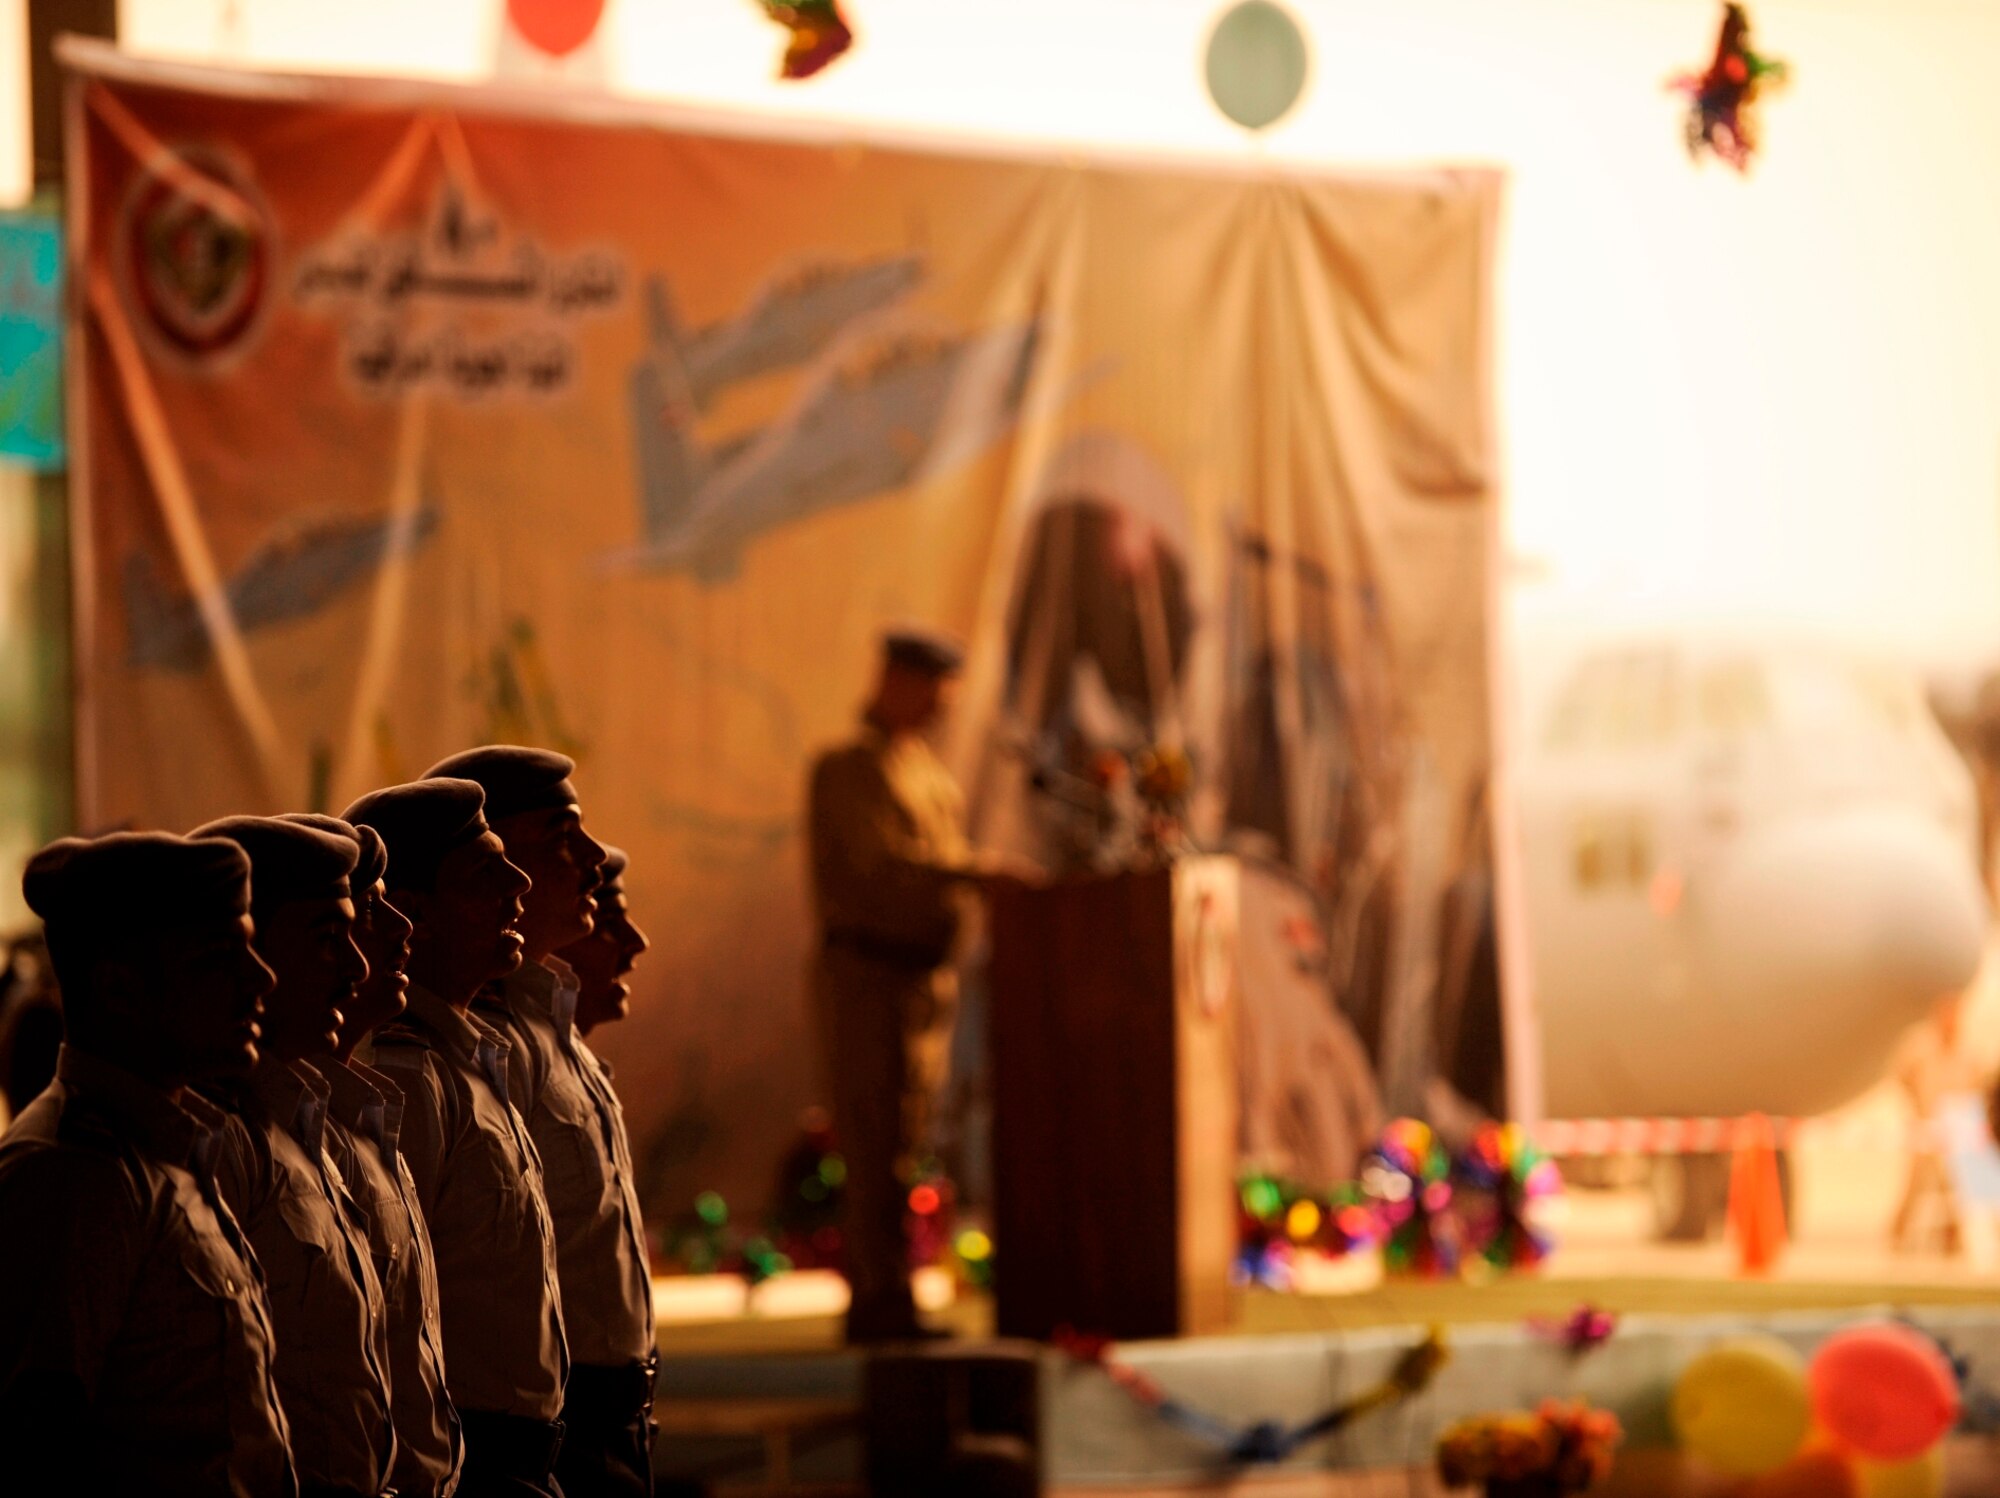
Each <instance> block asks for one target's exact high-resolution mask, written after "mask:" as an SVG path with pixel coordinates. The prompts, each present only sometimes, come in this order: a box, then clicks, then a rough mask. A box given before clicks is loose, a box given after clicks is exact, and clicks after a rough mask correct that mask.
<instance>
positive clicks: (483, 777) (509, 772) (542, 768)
mask: <svg viewBox="0 0 2000 1498" xmlns="http://www.w3.org/2000/svg"><path fill="white" fill-rule="evenodd" d="M575 769H576V761H575V760H573V759H571V758H570V757H569V756H568V755H567V754H557V753H556V752H555V751H554V750H552V749H525V748H522V747H521V746H520V745H518V744H487V745H485V746H484V747H483V748H479V749H467V750H465V751H464V752H463V753H461V754H454V755H452V756H451V757H450V758H449V759H441V760H439V761H438V762H437V763H436V764H434V765H432V766H431V767H430V768H429V769H428V770H426V771H424V779H426V780H429V779H432V778H433V777H436V776H440V775H442V776H449V777H452V778H455V779H458V780H474V781H477V782H478V783H479V785H480V787H481V788H482V789H483V790H484V791H485V792H486V819H487V820H488V821H489V822H497V821H499V820H500V819H501V818H502V817H511V816H514V815H516V814H518V813H520V812H524V811H554V810H557V809H558V808H561V807H564V806H574V805H576V799H577V797H576V787H575V786H573V785H571V784H570V783H569V777H570V775H571V774H572V773H573V772H574V771H575Z"/></svg>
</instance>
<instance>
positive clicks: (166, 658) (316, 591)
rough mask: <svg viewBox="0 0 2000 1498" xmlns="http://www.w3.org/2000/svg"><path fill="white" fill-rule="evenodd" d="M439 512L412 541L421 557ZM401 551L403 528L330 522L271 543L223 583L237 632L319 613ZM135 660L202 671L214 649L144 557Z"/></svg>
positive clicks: (186, 601) (133, 626) (139, 568)
mask: <svg viewBox="0 0 2000 1498" xmlns="http://www.w3.org/2000/svg"><path fill="white" fill-rule="evenodd" d="M437 524H438V512H437V510H436V508H435V507H433V506H428V505H427V506H425V507H424V508H423V509H421V510H419V511H417V513H416V515H415V517H414V518H413V520H412V522H411V524H410V527H409V534H408V538H407V539H406V540H404V541H402V542H401V543H400V544H402V545H403V546H406V547H408V548H409V549H411V550H415V549H416V548H417V547H419V546H421V545H423V543H424V542H425V541H427V540H428V539H429V538H430V536H431V533H432V532H433V531H435V530H436V529H437ZM397 544H398V542H397V539H396V521H395V520H394V519H393V518H390V517H384V518H380V519H371V520H328V521H322V522H320V523H318V524H314V525H309V526H306V527H304V528H303V529H300V530H298V531H295V532H291V533H289V534H287V535H286V536H284V537H282V538H280V539H277V540H273V541H269V542H266V543H265V544H264V545H262V546H260V547H258V548H257V550H256V551H254V552H253V553H251V555H250V557H249V559H248V560H247V561H245V562H244V564H243V565H242V566H241V567H240V568H238V569H237V570H236V572H235V573H234V574H232V575H231V576H230V577H229V579H228V580H227V582H226V583H225V584H224V592H225V594H226V595H227V597H228V601H229V609H230V612H231V614H232V615H233V616H234V617H235V620H236V627H237V628H238V629H239V630H241V631H242V632H243V633H244V634H246V635H249V634H254V633H256V632H257V631H258V630H260V629H263V628H266V627H268V626H270V625H273V624H282V623H284V622H286V621H288V620H292V619H303V618H305V617H306V616H308V615H310V614H315V613H317V612H319V610H320V609H322V608H324V607H325V606H326V605H327V604H329V603H331V602H332V601H333V600H334V599H335V598H337V597H339V596H340V595H341V594H342V593H344V592H346V591H347V590H348V589H350V588H352V587H354V586H355V585H357V584H358V583H360V582H361V581H363V580H364V579H366V578H367V577H368V576H370V575H371V574H372V573H373V572H374V571H375V569H376V568H378V567H380V566H381V565H382V563H383V561H384V560H385V559H387V558H388V556H389V555H390V554H391V551H392V550H393V549H394V548H395V547H396V545H397ZM125 616H126V620H127V631H128V638H129V649H128V658H129V660H130V661H131V663H132V664H133V665H134V666H141V667H154V668H158V669H161V670H167V671H195V670H199V669H200V668H201V667H202V666H203V665H205V664H206V663H207V661H208V659H209V655H210V653H211V650H212V646H211V643H210V640H209V637H208V627H207V625H205V624H204V623H203V622H202V617H201V610H200V609H199V608H198V607H197V606H196V604H195V601H194V599H193V598H191V597H189V596H188V595H187V594H186V593H184V592H181V591H178V590H176V589H174V588H172V587H170V586H169V584H168V583H167V582H166V581H164V580H163V579H162V577H161V575H160V570H159V566H158V564H157V563H155V562H154V561H153V559H152V557H151V556H150V555H149V554H148V553H146V552H145V551H143V550H135V551H133V552H132V553H131V554H130V555H129V556H128V557H127V558H126V559H125Z"/></svg>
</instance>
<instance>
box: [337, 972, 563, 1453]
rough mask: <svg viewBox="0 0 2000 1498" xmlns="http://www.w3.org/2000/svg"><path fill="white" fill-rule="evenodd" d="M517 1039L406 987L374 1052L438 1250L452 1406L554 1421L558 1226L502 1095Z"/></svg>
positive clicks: (527, 1142) (558, 1400) (537, 1166)
mask: <svg viewBox="0 0 2000 1498" xmlns="http://www.w3.org/2000/svg"><path fill="white" fill-rule="evenodd" d="M511 1049H512V1048H511V1046H510V1045H509V1044H508V1042H507V1040H506V1039H505V1037H503V1036H502V1035H500V1034H499V1033H498V1032H496V1031H494V1030H492V1029H489V1028H488V1027H487V1026H485V1025H483V1024H481V1023H480V1022H479V1021H478V1020H476V1019H473V1018H470V1017H468V1016H466V1015H463V1014H460V1013H458V1011H456V1010H455V1009H453V1008H452V1007H451V1005H449V1004H447V1003H446V1002H445V1001H444V1000H443V999H441V998H439V997H438V996H437V995H436V994H433V993H430V992H428V991H427V990H425V989H424V988H422V987H420V986H419V985H417V984H414V983H413V984H411V985H410V1003H409V1007H408V1008H407V1009H406V1010H405V1011H404V1012H403V1018H402V1019H401V1020H399V1021H398V1022H397V1023H395V1024H393V1025H388V1026H385V1027H384V1028H383V1029H381V1030H379V1031H377V1032H376V1034H375V1046H374V1055H373V1058H372V1060H373V1064H374V1066H375V1068H376V1069H377V1070H378V1071H381V1072H383V1073H384V1074H385V1075H387V1076H388V1078H389V1079H390V1080H391V1081H392V1082H394V1083H395V1084H396V1086H397V1087H399V1088H401V1089H402V1093H403V1128H402V1138H401V1145H402V1154H403V1158H404V1160H406V1161H407V1162H408V1164H409V1167H410V1175H411V1178H412V1179H413V1180H415V1182H416V1185H417V1203H418V1205H419V1206H420V1207H421V1208H422V1209H423V1214H424V1221H425V1222H426V1223H427V1224H428V1225H429V1227H430V1232H431V1248H432V1251H433V1253H434V1254H435V1255H436V1258H437V1277H438V1294H439V1304H440V1309H441V1318H440V1319H441V1320H442V1322H443V1325H444V1351H445V1376H446V1380H447V1383H448V1385H449V1388H450V1392H451V1399H452V1403H453V1404H455V1405H457V1406H458V1408H459V1409H461V1410H476V1411H479V1412H480V1413H483V1414H495V1415H521V1416H525V1417H527V1418H529V1419H532V1420H555V1419H557V1418H558V1417H559V1416H560V1415H561V1414H562V1396H563V1384H564V1382H565V1381H566V1380H567V1379H568V1377H569V1350H568V1347H567V1346H566V1344H565V1343H564V1340H563V1314H562V1292H561V1290H560V1289H559V1288H558V1286H557V1280H556V1252H555V1231H554V1229H553V1228H552V1227H551V1226H550V1223H549V1209H548V1204H547V1202H546V1201H545V1199H544V1198H543V1195H542V1165H541V1160H540V1158H539V1157H538V1156H537V1155H536V1153H535V1146H534V1142H533V1141H532V1140H531V1139H530V1138H529V1137H528V1129H527V1125H525V1124H524V1123H523V1122H522V1121H521V1115H520V1114H519V1113H518V1112H516V1111H515V1109H514V1107H513V1105H512V1104H511V1103H510V1102H509V1101H508V1092H509V1089H508V1081H507V1058H508V1054H509V1052H510V1050H511Z"/></svg>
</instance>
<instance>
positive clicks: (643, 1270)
mask: <svg viewBox="0 0 2000 1498" xmlns="http://www.w3.org/2000/svg"><path fill="white" fill-rule="evenodd" d="M500 994H501V1002H500V1003H499V1004H482V1005H479V1006H477V1007H478V1011H479V1013H480V1014H481V1015H482V1017H490V1022H493V1023H495V1024H497V1025H502V1026H505V1027H506V1031H507V1034H508V1037H509V1039H510V1040H512V1041H513V1055H512V1058H511V1060H512V1064H511V1065H510V1066H509V1068H508V1075H509V1080H510V1082H511V1083H512V1085H513V1086H514V1088H515V1101H516V1102H517V1103H518V1104H519V1106H520V1109H521V1112H522V1114H523V1115H524V1116H525V1117H526V1119H527V1121H528V1133H529V1134H530V1135H531V1136H532V1137H533V1139H534V1141H535V1149H536V1151H537V1152H538V1153H539V1154H540V1155H541V1157H542V1183H543V1185H544V1186H545V1187H546V1188H547V1191H548V1201H549V1216H550V1218H551V1219H552V1220H553V1221H554V1223H555V1231H556V1268H557V1272H558V1274H559V1275H560V1277H561V1281H562V1300H563V1325H564V1326H565V1327H566V1328H567V1329H568V1331H569V1355H570V1357H571V1358H572V1359H573V1360H574V1361H576V1362H578V1363H584V1364H590V1365H594V1366H598V1367H615V1366H618V1365H620V1364H625V1363H634V1362H639V1361H641V1360H643V1359H645V1358H649V1357H651V1356H652V1355H653V1278H652V1271H651V1269H650V1267H649V1266H648V1263H647V1259H646V1233H645V1228H644V1227H643V1226H642V1225H641V1219H640V1215H639V1196H638V1192H637V1190H636V1189H635V1187H634V1177H633V1171H632V1147H631V1144H630V1142H629V1141H628V1140H627V1138H626V1135H625V1114H624V1110H623V1109H621V1108H620V1107H619V1106H618V1098H617V1095H616V1094H615V1093H614V1092H612V1090H611V1079H610V1077H609V1076H608V1075H607V1074H606V1071H605V1069H604V1064H603V1063H602V1062H601V1061H599V1060H598V1059H597V1057H596V1056H595V1055H594V1054H592V1052H591V1050H590V1047H588V1046H587V1045H585V1044H584V1043H583V1037H582V1036H580V1035H578V1034H577V1033H576V1024H575V1019H576V996H577V988H576V975H575V974H574V973H572V972H571V971H570V970H569V968H568V967H567V966H565V965H564V964H563V963H562V962H560V961H559V960H558V959H554V958H550V959H548V966H543V965H542V964H541V963H524V964H523V965H522V967H521V968H520V970H519V971H518V972H516V973H514V974H513V975H512V976H511V977H509V978H507V979H506V980H504V981H503V982H502V983H501V984H500Z"/></svg>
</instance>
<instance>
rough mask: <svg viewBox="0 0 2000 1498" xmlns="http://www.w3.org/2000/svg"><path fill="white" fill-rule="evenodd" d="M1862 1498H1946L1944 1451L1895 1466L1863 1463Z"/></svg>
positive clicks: (1938, 1448)
mask: <svg viewBox="0 0 2000 1498" xmlns="http://www.w3.org/2000/svg"><path fill="white" fill-rule="evenodd" d="M1861 1498H1944V1447H1943V1446H1941V1445H1940V1446H1933V1447H1931V1449H1930V1450H1929V1451H1926V1452H1925V1453H1924V1454H1923V1455H1922V1456H1920V1457H1918V1458H1917V1459H1916V1460H1915V1461H1909V1462H1897V1463H1896V1464H1895V1465H1894V1466H1888V1467H1884V1466H1877V1465H1876V1464H1875V1463H1874V1462H1863V1463H1861Z"/></svg>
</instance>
